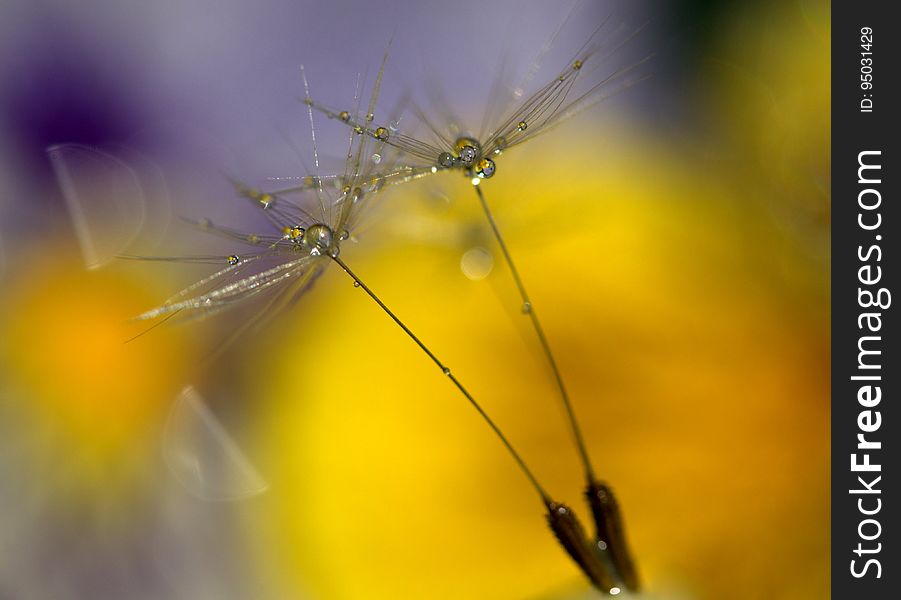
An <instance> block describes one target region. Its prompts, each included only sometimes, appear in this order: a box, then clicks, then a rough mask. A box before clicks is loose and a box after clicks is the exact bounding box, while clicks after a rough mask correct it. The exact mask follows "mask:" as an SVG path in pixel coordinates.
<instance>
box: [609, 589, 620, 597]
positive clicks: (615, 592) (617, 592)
mask: <svg viewBox="0 0 901 600" xmlns="http://www.w3.org/2000/svg"><path fill="white" fill-rule="evenodd" d="M621 591H622V590H621V589H619V588H618V587H612V588H610V595H611V596H616V595H617V594H619V593H620V592H621Z"/></svg>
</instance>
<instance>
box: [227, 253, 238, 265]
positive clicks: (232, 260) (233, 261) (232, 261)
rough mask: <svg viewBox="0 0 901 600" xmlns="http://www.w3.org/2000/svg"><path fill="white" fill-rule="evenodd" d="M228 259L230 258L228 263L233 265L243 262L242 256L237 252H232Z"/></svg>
mask: <svg viewBox="0 0 901 600" xmlns="http://www.w3.org/2000/svg"><path fill="white" fill-rule="evenodd" d="M227 260H228V264H230V265H231V266H235V265H236V264H238V263H239V262H241V257H239V256H238V255H237V254H232V255H230V256H229V257H228V259H227Z"/></svg>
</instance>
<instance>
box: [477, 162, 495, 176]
mask: <svg viewBox="0 0 901 600" xmlns="http://www.w3.org/2000/svg"><path fill="white" fill-rule="evenodd" d="M496 170H497V166H496V165H495V164H494V161H493V160H491V159H490V158H483V159H482V160H480V161H479V164H478V165H477V166H476V175H478V176H479V177H481V178H482V179H488V178H489V177H491V176H492V175H494V172H495V171H496Z"/></svg>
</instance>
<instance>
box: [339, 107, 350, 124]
mask: <svg viewBox="0 0 901 600" xmlns="http://www.w3.org/2000/svg"><path fill="white" fill-rule="evenodd" d="M338 118H339V119H341V120H342V121H344V122H345V123H347V122H348V121H350V113H349V112H347V111H346V110H342V111H341V112H340V113H338Z"/></svg>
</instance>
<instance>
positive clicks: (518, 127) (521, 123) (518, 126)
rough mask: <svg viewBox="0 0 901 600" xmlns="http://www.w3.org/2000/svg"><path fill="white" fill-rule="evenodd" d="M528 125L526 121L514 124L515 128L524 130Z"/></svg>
mask: <svg viewBox="0 0 901 600" xmlns="http://www.w3.org/2000/svg"><path fill="white" fill-rule="evenodd" d="M528 126H529V124H528V123H526V122H525V121H520V122H519V125H517V126H516V129H517V130H519V131H525V130H526V128H528Z"/></svg>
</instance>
